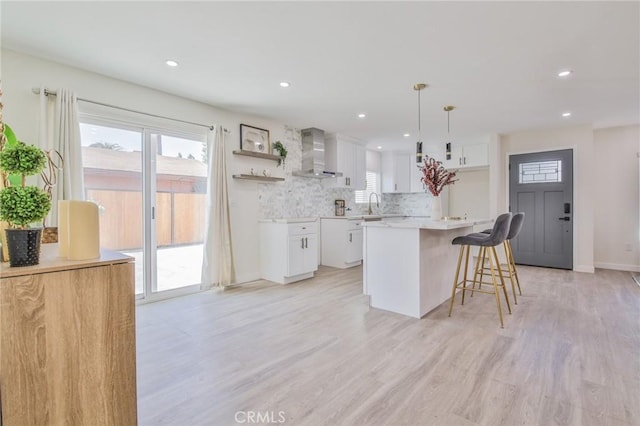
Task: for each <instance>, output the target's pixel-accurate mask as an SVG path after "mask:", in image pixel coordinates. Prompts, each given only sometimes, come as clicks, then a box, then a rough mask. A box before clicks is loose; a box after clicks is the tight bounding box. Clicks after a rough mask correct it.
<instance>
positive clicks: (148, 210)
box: [136, 126, 210, 303]
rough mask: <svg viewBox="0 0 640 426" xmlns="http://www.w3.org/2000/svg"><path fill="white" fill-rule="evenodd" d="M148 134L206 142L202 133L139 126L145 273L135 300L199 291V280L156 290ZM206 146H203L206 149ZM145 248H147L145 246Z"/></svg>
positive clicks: (154, 148) (153, 144) (152, 151)
mask: <svg viewBox="0 0 640 426" xmlns="http://www.w3.org/2000/svg"><path fill="white" fill-rule="evenodd" d="M152 135H158V136H160V137H162V136H173V137H177V138H183V139H190V140H193V141H200V142H203V143H205V144H206V143H207V136H206V135H205V134H198V133H191V132H184V131H177V130H171V129H166V128H161V127H157V126H144V127H143V144H142V148H143V149H142V159H143V160H142V161H143V169H142V170H143V171H142V179H143V190H142V193H143V212H144V218H143V223H144V245H145V247H144V250H145V251H144V253H145V256H144V258H145V260H146V261H145V265H144V268H145V270H144V274H143V276H145V277H149V279H146V278H145V279H144V292H143V294H142V295H139V296H136V299H137V303H148V302H155V301H158V300H164V299H169V298H172V297H177V296H183V295H186V294H192V293H197V292H199V291H202V289H201V286H202V284H201V283H197V284H192V285H187V286H184V287H180V288H175V289H169V290H163V291H160V292H158V291H157V288H158V256H157V254H158V236H157V204H156V200H157V162H156V159H157V153H158V144H157V141H154V140H152ZM209 148H210V147H209V146H207V149H209ZM147 248H148V250H147Z"/></svg>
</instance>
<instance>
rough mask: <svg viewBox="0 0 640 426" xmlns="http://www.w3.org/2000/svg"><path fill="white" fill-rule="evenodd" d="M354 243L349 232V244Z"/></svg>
mask: <svg viewBox="0 0 640 426" xmlns="http://www.w3.org/2000/svg"><path fill="white" fill-rule="evenodd" d="M352 241H353V239H352V234H351V232H349V242H352Z"/></svg>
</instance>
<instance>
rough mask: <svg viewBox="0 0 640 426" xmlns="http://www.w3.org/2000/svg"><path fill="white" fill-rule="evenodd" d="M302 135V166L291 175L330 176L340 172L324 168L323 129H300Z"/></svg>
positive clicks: (339, 174)
mask: <svg viewBox="0 0 640 426" xmlns="http://www.w3.org/2000/svg"><path fill="white" fill-rule="evenodd" d="M300 134H301V136H302V168H301V169H300V170H297V171H294V172H293V173H292V174H293V176H300V177H311V178H332V177H338V176H342V173H336V172H334V171H329V170H325V163H324V130H321V129H316V128H315V127H310V128H308V129H302V130H301V131H300Z"/></svg>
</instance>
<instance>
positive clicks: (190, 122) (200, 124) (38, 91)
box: [31, 87, 231, 133]
mask: <svg viewBox="0 0 640 426" xmlns="http://www.w3.org/2000/svg"><path fill="white" fill-rule="evenodd" d="M31 91H32V92H33V93H34V94H36V95H39V94H40V88H39V87H34V88H33V89H31ZM44 94H45V96H49V95H51V96H56V95H57V93H56V92H55V91H53V90H48V89H44ZM78 100H79V101H82V102H87V103H90V104H94V105H100V106H105V107H108V108H115V109H119V110H122V111H127V112H133V113H136V114H142V115H148V116H150V117H155V118H162V119H165V120H172V121H178V122H180V123H186V124H192V125H194V126H200V127H206V128H207V129H209V130H213V125H211V124H202V123H195V122H193V121H187V120H180V119H179V118H172V117H165V116H164V115H157V114H150V113H148V112H143V111H137V110H135V109H129V108H123V107H120V106H117V105H111V104H105V103H103V102H97V101H92V100H90V99H85V98H78ZM223 130H224V132H225V133H231V132H230V131H229V130H227V129H223Z"/></svg>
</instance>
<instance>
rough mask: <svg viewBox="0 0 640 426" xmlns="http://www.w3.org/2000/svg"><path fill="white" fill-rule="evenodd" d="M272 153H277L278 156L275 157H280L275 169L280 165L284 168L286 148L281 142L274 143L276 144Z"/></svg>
mask: <svg viewBox="0 0 640 426" xmlns="http://www.w3.org/2000/svg"><path fill="white" fill-rule="evenodd" d="M273 151H274V153H276V152H277V153H278V154H276V155H279V156H280V158H279V159H278V165H277V167H280V164H282V167H284V160H285V159H286V158H287V148H285V147H284V145H282V142H280V141H276V143H274V144H273Z"/></svg>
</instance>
